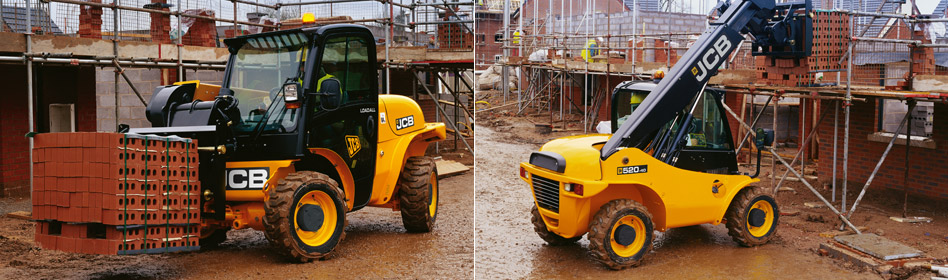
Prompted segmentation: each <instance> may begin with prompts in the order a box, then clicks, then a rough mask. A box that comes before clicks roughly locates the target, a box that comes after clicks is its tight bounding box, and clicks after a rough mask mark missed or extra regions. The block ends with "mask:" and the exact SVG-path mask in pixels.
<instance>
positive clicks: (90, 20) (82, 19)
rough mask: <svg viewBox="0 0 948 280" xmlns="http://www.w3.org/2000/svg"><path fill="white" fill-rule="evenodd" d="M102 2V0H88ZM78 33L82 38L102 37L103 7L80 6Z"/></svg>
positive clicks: (89, 0)
mask: <svg viewBox="0 0 948 280" xmlns="http://www.w3.org/2000/svg"><path fill="white" fill-rule="evenodd" d="M87 1H88V2H93V3H102V0H87ZM76 34H78V35H79V37H82V38H96V39H102V7H95V6H79V30H77V31H76Z"/></svg>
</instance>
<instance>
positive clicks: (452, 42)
mask: <svg viewBox="0 0 948 280" xmlns="http://www.w3.org/2000/svg"><path fill="white" fill-rule="evenodd" d="M442 19H443V20H445V21H451V20H457V17H456V16H455V14H454V13H453V12H448V13H446V14H445V16H444V17H443V18H442ZM512 34H513V33H511V36H513V35H512ZM520 43H523V36H521V38H520ZM438 48H440V49H468V50H470V49H474V34H472V33H471V31H470V30H468V29H467V28H466V27H464V25H463V24H461V23H446V24H439V25H438Z"/></svg>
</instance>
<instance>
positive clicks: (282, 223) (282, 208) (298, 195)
mask: <svg viewBox="0 0 948 280" xmlns="http://www.w3.org/2000/svg"><path fill="white" fill-rule="evenodd" d="M343 197H344V194H343V192H342V190H340V189H339V186H338V184H336V181H335V180H333V179H331V178H329V176H326V175H325V174H322V173H318V172H312V171H300V172H296V173H292V174H289V175H287V176H286V178H284V179H283V180H280V183H279V184H278V185H276V186H273V187H271V188H270V191H269V199H268V200H267V202H266V203H264V211H265V213H266V216H264V220H263V221H264V228H265V230H266V235H267V237H268V239H271V242H272V243H273V245H275V246H276V247H279V248H280V249H282V250H283V252H285V253H287V254H288V255H290V256H291V257H292V258H294V259H296V260H299V261H301V262H309V261H312V260H316V259H326V258H329V257H330V254H331V253H332V251H333V249H335V248H336V245H337V244H339V242H340V241H342V239H344V238H345V236H346V232H345V224H346V209H347V208H346V204H345V202H344V201H343Z"/></svg>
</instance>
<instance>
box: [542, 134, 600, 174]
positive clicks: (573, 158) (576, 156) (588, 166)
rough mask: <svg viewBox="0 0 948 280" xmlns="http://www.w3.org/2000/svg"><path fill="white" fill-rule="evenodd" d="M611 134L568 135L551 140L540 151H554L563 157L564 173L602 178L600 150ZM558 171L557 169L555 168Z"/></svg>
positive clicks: (553, 152)
mask: <svg viewBox="0 0 948 280" xmlns="http://www.w3.org/2000/svg"><path fill="white" fill-rule="evenodd" d="M609 136H610V135H609V134H588V135H578V136H568V137H563V138H558V139H555V140H553V141H550V142H548V143H546V144H544V145H543V147H541V148H540V152H547V153H552V154H555V155H559V156H561V157H562V159H563V160H564V163H565V169H564V170H563V175H565V176H568V177H572V178H577V179H585V180H600V179H602V172H601V171H602V167H601V166H600V160H599V152H600V151H599V150H600V149H601V148H602V145H603V144H604V143H605V142H606V140H608V139H609ZM554 171H556V170H554Z"/></svg>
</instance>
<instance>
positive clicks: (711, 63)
mask: <svg viewBox="0 0 948 280" xmlns="http://www.w3.org/2000/svg"><path fill="white" fill-rule="evenodd" d="M806 2H807V3H806V4H807V5H806V7H809V6H810V5H809V0H806ZM775 7H776V5H775V3H774V0H741V1H740V2H739V3H737V4H734V5H729V4H728V3H722V4H721V5H720V6H719V7H718V11H719V12H720V13H721V17H720V18H718V19H717V20H716V21H715V22H713V23H711V28H710V29H709V30H708V31H705V33H704V34H702V35H701V37H699V38H698V40H697V41H695V43H694V46H693V47H692V48H691V49H689V50H688V51H687V52H686V53H685V54H684V56H682V58H681V59H680V60H679V62H678V63H676V64H675V66H673V67H672V69H671V70H669V71H668V73H666V75H665V78H664V79H662V81H661V82H659V83H658V85H657V86H656V87H655V89H653V90H652V92H651V93H650V94H649V95H648V97H646V98H645V100H643V101H642V104H641V105H639V107H638V108H636V110H635V111H633V112H632V114H631V115H630V116H629V118H628V120H627V121H626V122H625V123H623V124H622V126H621V127H619V129H618V130H616V132H615V134H613V137H611V138H609V141H607V142H606V144H605V145H604V146H603V148H602V150H601V152H600V156H601V158H602V159H606V158H608V157H609V156H610V155H612V154H613V153H615V152H616V151H617V150H618V149H622V148H625V147H639V146H640V145H641V144H644V143H648V141H651V140H652V138H653V137H651V135H654V132H655V131H657V130H658V129H659V128H661V127H662V126H663V125H665V124H666V123H668V121H670V120H672V119H673V118H675V117H676V115H677V114H678V112H680V111H682V109H684V108H685V107H686V106H687V105H688V104H690V103H691V102H692V101H693V100H694V99H695V96H697V95H698V94H699V93H700V90H701V89H703V88H704V87H705V85H707V83H708V81H709V80H710V79H711V76H713V75H714V74H716V73H717V69H718V67H720V66H721V65H722V64H723V63H724V61H725V60H727V58H728V57H729V56H730V55H731V53H732V52H733V51H734V49H736V48H737V47H738V46H739V45H740V42H741V41H742V40H744V36H743V35H742V34H751V35H752V36H754V37H755V38H767V37H772V36H774V34H773V33H774V31H773V28H772V27H770V28H768V22H769V21H770V20H772V19H773V18H774V13H775ZM788 13H793V11H792V10H790V11H788ZM807 43H808V42H807ZM669 146H675V145H669ZM657 154H658V153H656V155H657Z"/></svg>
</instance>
